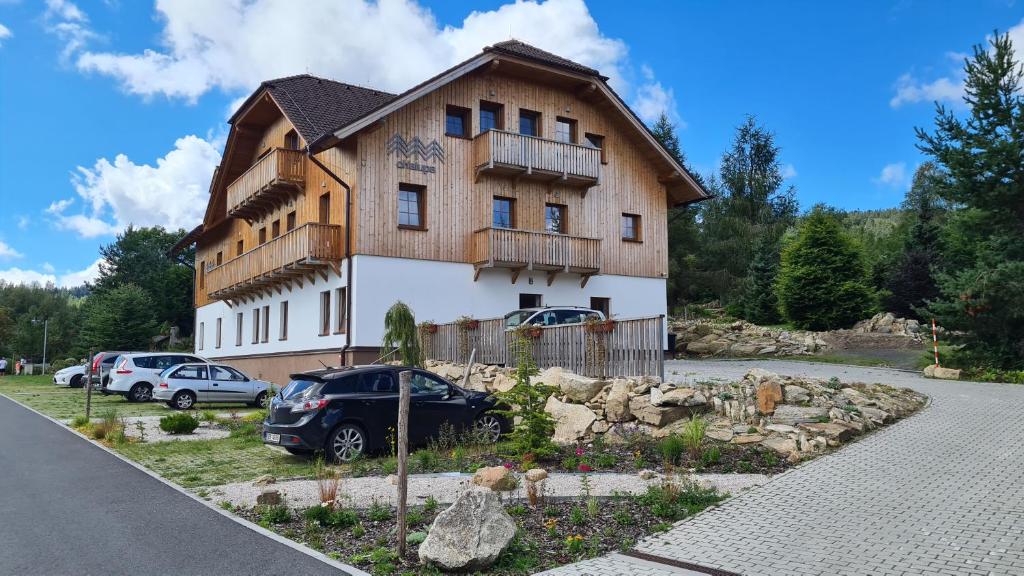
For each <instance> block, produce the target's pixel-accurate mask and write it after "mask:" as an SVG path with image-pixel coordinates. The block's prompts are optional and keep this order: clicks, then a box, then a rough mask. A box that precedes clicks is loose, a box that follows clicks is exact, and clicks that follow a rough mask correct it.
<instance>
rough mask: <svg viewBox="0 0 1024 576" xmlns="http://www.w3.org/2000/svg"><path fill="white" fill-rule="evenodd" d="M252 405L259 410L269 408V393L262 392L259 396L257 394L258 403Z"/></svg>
mask: <svg viewBox="0 0 1024 576" xmlns="http://www.w3.org/2000/svg"><path fill="white" fill-rule="evenodd" d="M252 405H253V406H255V407H257V408H266V407H267V393H266V392H260V393H259V394H257V395H256V401H255V402H253V403H252Z"/></svg>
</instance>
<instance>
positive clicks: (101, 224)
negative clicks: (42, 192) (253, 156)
mask: <svg viewBox="0 0 1024 576" xmlns="http://www.w3.org/2000/svg"><path fill="white" fill-rule="evenodd" d="M219 161H220V152H219V149H218V147H217V146H216V145H215V143H212V142H210V141H208V140H204V139H203V138H199V137H198V136H185V137H183V138H179V139H178V140H177V141H176V142H175V143H174V150H171V151H170V152H168V153H167V154H166V155H165V156H164V157H163V158H158V159H157V161H156V165H155V166H153V165H149V164H136V163H135V162H133V161H132V160H130V159H129V158H128V157H127V156H125V155H124V154H118V155H117V157H115V158H114V161H113V162H111V161H109V160H107V159H106V158H100V159H99V160H97V161H96V163H95V164H94V165H93V167H92V168H85V167H82V166H79V167H78V169H77V172H76V173H75V174H73V175H72V179H71V181H72V184H73V185H74V187H75V191H76V192H77V193H78V196H79V197H80V198H81V199H82V202H83V204H84V206H83V209H82V212H80V213H77V214H69V213H68V209H69V208H70V207H71V205H72V203H73V202H74V198H66V199H63V200H59V201H57V202H54V203H53V204H51V205H50V207H49V208H47V212H48V213H49V214H50V215H52V216H53V217H54V224H55V225H56V226H57V227H58V228H61V229H65V230H73V231H75V232H77V233H78V234H79V235H80V236H82V237H85V238H93V237H97V236H105V235H112V234H115V233H117V232H119V231H121V230H124V229H125V228H126V227H127V226H128V225H129V224H134V225H136V226H157V225H159V226H163V227H165V228H168V229H176V228H192V227H194V226H195V225H197V224H198V223H199V222H200V221H201V220H202V217H203V214H204V212H205V210H206V200H207V195H208V190H209V186H210V178H211V177H212V175H213V170H214V168H215V167H216V166H217V163H218V162H219Z"/></svg>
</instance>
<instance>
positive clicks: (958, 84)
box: [889, 19, 1024, 108]
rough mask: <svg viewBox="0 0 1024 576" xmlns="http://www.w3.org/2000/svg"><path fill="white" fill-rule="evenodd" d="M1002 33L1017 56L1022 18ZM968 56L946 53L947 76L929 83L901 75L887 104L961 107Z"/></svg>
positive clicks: (1023, 32)
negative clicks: (964, 66)
mask: <svg viewBox="0 0 1024 576" xmlns="http://www.w3.org/2000/svg"><path fill="white" fill-rule="evenodd" d="M1006 33H1007V34H1008V35H1009V36H1010V41H1011V42H1012V43H1013V46H1014V48H1015V49H1016V52H1017V54H1018V55H1019V54H1020V53H1021V51H1022V50H1024V19H1022V20H1021V21H1020V22H1019V23H1017V25H1016V26H1012V27H1010V29H1009V30H1007V31H1006ZM990 40H992V37H991V36H989V37H987V38H986V39H985V42H989V41H990ZM969 57H970V55H969V54H965V53H963V52H954V51H950V52H947V53H946V59H947V60H949V61H950V62H952V63H953V65H954V66H955V68H954V69H953V70H952V71H951V72H950V74H949V75H948V76H941V77H939V78H936V79H934V80H932V81H930V82H925V81H923V80H920V79H918V78H917V77H916V76H914V75H913V74H910V73H906V74H903V75H902V76H900V77H899V78H898V79H897V80H896V84H895V89H896V95H895V96H893V97H892V99H891V100H889V106H891V107H893V108H899V107H900V106H902V105H904V104H916V103H918V102H940V103H943V102H945V103H950V104H952V105H954V106H964V102H963V97H964V71H963V61H964V59H965V58H969Z"/></svg>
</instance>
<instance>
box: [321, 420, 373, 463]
mask: <svg viewBox="0 0 1024 576" xmlns="http://www.w3.org/2000/svg"><path fill="white" fill-rule="evenodd" d="M365 450H366V434H364V433H363V430H362V428H360V427H358V426H356V425H354V424H342V425H341V426H338V427H337V428H335V429H334V432H333V433H332V434H331V435H330V436H329V437H328V438H327V449H326V450H325V452H327V457H328V458H329V459H330V460H331V461H332V462H351V461H352V460H355V459H356V458H358V457H359V456H361V455H362V454H363V452H364V451H365Z"/></svg>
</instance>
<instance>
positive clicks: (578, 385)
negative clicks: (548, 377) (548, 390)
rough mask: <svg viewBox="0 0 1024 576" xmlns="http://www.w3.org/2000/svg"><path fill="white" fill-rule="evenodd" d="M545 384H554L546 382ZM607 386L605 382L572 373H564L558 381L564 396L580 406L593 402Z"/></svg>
mask: <svg viewBox="0 0 1024 576" xmlns="http://www.w3.org/2000/svg"><path fill="white" fill-rule="evenodd" d="M545 384H554V383H553V382H545ZM606 384H608V383H607V382H605V381H604V380H598V379H596V378H587V377H586V376H580V375H579V374H573V373H572V372H562V375H561V378H559V379H558V389H559V390H561V391H562V394H565V396H566V397H567V398H568V399H569V400H572V401H573V402H576V403H579V404H583V403H586V402H590V401H591V400H593V399H594V396H597V395H598V394H599V393H600V392H601V389H602V388H604V387H605V385H606Z"/></svg>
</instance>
